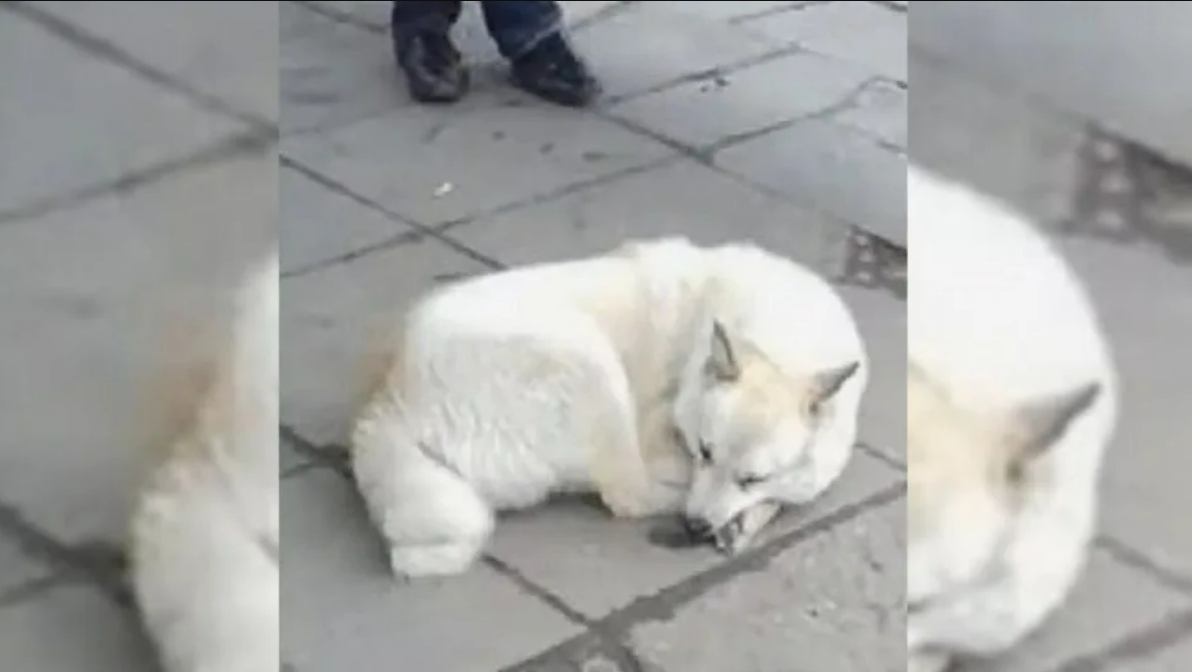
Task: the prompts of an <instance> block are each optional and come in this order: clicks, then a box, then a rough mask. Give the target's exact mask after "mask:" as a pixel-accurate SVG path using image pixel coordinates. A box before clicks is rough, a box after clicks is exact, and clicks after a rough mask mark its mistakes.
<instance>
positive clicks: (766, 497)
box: [352, 238, 868, 577]
mask: <svg viewBox="0 0 1192 672" xmlns="http://www.w3.org/2000/svg"><path fill="white" fill-rule="evenodd" d="M397 332H398V333H397V336H396V337H394V338H390V339H389V340H388V341H387V342H386V343H385V345H384V349H383V350H382V351H381V354H382V357H381V358H380V359H379V360H377V361H376V362H374V363H373V366H374V367H375V368H374V379H373V380H372V381H371V383H372V386H371V387H370V388H369V390H368V395H367V396H366V397H365V398H366V400H367V401H366V402H365V403H364V406H363V409H362V411H361V413H360V414H359V416H358V418H357V422H356V425H355V428H354V432H353V436H352V446H353V451H352V454H353V467H354V471H355V475H356V479H357V482H358V484H359V487H360V489H361V492H362V494H363V496H364V499H365V501H366V502H367V505H368V508H369V511H370V514H371V517H372V519H373V521H374V523H375V524H376V526H377V527H378V528H380V530H381V532H382V534H383V536H384V538H385V539H386V541H387V542H388V545H389V549H390V550H389V554H390V561H391V564H392V568H393V571H394V572H395V573H396V574H397V575H398V576H402V577H414V576H426V575H448V574H456V573H460V572H462V571H464V570H465V569H467V568H468V567H469V566H470V565H471V563H472V562H473V561H474V560H475V559H476V557H477V556H478V555H479V554H480V553H481V552H482V550H483V548H484V546H485V544H486V541H487V539H488V537H489V535H490V532H491V531H492V528H493V523H494V512H495V511H500V510H506V509H512V508H520V507H527V506H530V505H533V504H536V503H538V502H541V501H543V500H544V499H545V498H546V497H548V496H549V495H550V494H552V493H557V492H566V491H571V492H576V491H593V490H594V491H596V492H598V493H599V494H600V496H601V498H602V501H603V502H604V503H605V504H606V505H607V507H608V508H609V509H610V510H611V511H612V512H613V513H614V514H615V515H618V516H645V515H651V514H656V513H664V512H680V511H682V512H683V513H684V514H685V520H686V521H687V523H688V525H687V526H688V528H689V530H691V532H692V533H693V535H695V536H698V537H700V538H701V540H714V541H716V543H717V545H718V546H719V547H720V548H721V549H722V550H724V551H726V552H735V551H738V550H740V549H742V548H744V547H745V546H746V545H748V543H749V542H750V541H751V539H752V538H753V537H754V535H755V534H756V533H757V531H758V529H760V528H761V527H762V526H763V525H765V524H766V523H767V522H768V521H769V520H770V518H772V517H773V515H774V514H775V512H776V511H777V509H778V507H779V505H780V504H782V503H784V502H785V503H796V504H797V503H804V502H807V501H810V500H812V499H813V498H815V497H816V496H817V495H819V494H820V493H821V492H823V491H824V490H825V489H826V488H827V487H828V486H829V485H830V484H832V482H833V481H834V480H835V479H836V477H837V476H838V475H839V474H840V473H841V471H842V470H843V469H844V467H845V465H846V463H847V461H848V459H849V456H850V454H851V450H852V446H853V443H854V439H855V435H856V421H857V413H858V407H859V404H860V400H861V396H862V391H863V389H864V388H865V386H866V384H867V380H868V362H867V360H866V356H865V352H864V350H863V347H862V343H861V340H860V338H859V336H858V333H857V330H856V328H855V325H854V323H853V320H852V317H851V315H850V313H849V311H848V310H847V308H846V307H845V305H844V304H843V302H842V301H841V300H840V298H839V297H838V296H837V294H836V293H835V292H834V291H833V289H832V287H831V286H830V285H829V284H828V283H827V282H825V281H824V280H822V279H820V278H819V277H817V276H816V275H814V274H812V273H811V272H809V271H808V270H806V269H804V268H801V267H800V266H797V265H795V264H794V263H792V262H790V261H787V260H785V259H782V258H779V257H777V256H775V255H772V254H770V253H767V252H765V251H763V250H761V249H758V248H757V247H754V246H751V245H744V244H738V245H725V246H720V247H714V248H701V247H697V246H695V245H693V244H691V243H690V242H688V241H687V240H685V239H680V238H672V239H662V240H654V241H648V242H641V243H635V244H629V245H626V246H624V247H622V248H620V249H618V250H616V251H613V252H610V253H607V254H603V255H599V256H596V257H593V258H588V259H582V260H572V261H564V262H557V263H545V264H538V265H533V266H528V267H525V268H520V269H514V270H509V271H505V272H500V273H495V274H492V275H487V276H484V277H480V278H473V279H469V280H465V281H462V282H460V283H458V284H455V285H453V286H450V287H446V288H441V289H439V290H438V291H434V292H432V293H431V294H430V295H428V296H427V297H425V298H424V299H423V300H421V301H420V302H419V303H418V304H417V305H416V306H414V308H413V309H412V310H411V311H410V312H409V313H408V314H407V315H406V317H405V319H404V321H403V323H402V324H401V325H400V326H399V327H398V329H397ZM684 447H686V448H687V450H686V451H685V450H684ZM687 451H690V454H688V452H687ZM693 464H694V475H693V474H692V465H693Z"/></svg>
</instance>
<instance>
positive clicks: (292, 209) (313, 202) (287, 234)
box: [278, 167, 415, 273]
mask: <svg viewBox="0 0 1192 672" xmlns="http://www.w3.org/2000/svg"><path fill="white" fill-rule="evenodd" d="M278 194H279V196H278V198H279V201H280V208H281V212H282V224H281V228H282V237H281V267H282V272H283V273H290V272H294V271H299V270H302V269H306V268H310V267H314V266H318V265H319V264H323V263H327V262H329V261H331V260H334V259H336V258H338V257H341V256H343V255H344V254H347V253H350V252H354V251H356V250H360V249H363V248H367V247H370V246H373V245H377V244H379V243H382V242H384V241H387V240H391V239H393V238H394V237H395V236H400V235H402V234H408V233H411V232H413V231H414V230H415V229H413V228H411V227H410V226H407V225H405V224H402V223H399V222H395V221H394V220H393V219H391V218H389V217H387V216H385V215H384V214H383V213H380V212H378V211H376V210H372V209H369V208H367V207H365V206H363V205H361V204H359V203H357V202H356V201H354V200H352V199H351V198H350V197H348V196H345V195H343V194H340V193H338V192H335V191H332V190H331V189H328V188H327V187H325V186H323V185H322V184H319V183H318V182H315V181H314V180H312V179H310V178H309V177H307V176H305V175H303V174H302V173H300V172H298V171H295V170H293V169H290V168H287V167H283V168H282V169H281V179H280V182H279V190H278Z"/></svg>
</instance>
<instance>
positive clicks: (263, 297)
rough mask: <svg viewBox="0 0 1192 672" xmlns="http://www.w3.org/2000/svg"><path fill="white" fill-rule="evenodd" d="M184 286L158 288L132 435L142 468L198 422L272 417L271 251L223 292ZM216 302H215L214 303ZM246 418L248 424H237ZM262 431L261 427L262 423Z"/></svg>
mask: <svg viewBox="0 0 1192 672" xmlns="http://www.w3.org/2000/svg"><path fill="white" fill-rule="evenodd" d="M211 292H212V290H211V289H207V288H204V289H201V290H200V291H199V292H198V294H199V295H202V297H205V298H199V299H198V300H195V297H192V296H189V295H188V294H186V293H185V292H174V293H172V294H170V295H169V296H168V297H167V296H163V297H162V300H163V301H166V300H167V299H168V301H166V303H167V305H168V307H166V308H163V309H162V310H160V311H157V312H156V313H155V314H156V316H157V319H155V320H153V322H154V323H155V324H157V325H158V326H156V327H153V328H152V331H153V333H155V334H156V336H155V338H154V342H155V343H156V344H157V345H156V346H155V348H156V349H157V352H156V353H150V354H155V355H156V361H153V359H154V358H153V357H150V358H149V361H147V362H146V366H147V367H148V370H147V372H146V373H147V377H148V379H147V380H146V381H145V382H144V384H143V385H142V386H141V391H140V395H141V400H140V404H139V407H140V408H139V413H138V415H139V419H138V422H137V423H136V424H135V426H134V428H133V432H134V436H132V437H131V440H133V441H134V442H135V443H136V444H137V445H139V446H141V452H142V454H143V455H144V456H145V457H146V459H147V461H148V464H147V465H145V466H147V467H148V469H149V470H153V469H154V465H155V464H157V463H159V462H160V461H162V460H164V459H166V458H167V457H168V455H169V453H170V452H171V451H172V450H174V449H175V447H176V442H177V439H178V438H179V437H180V436H182V435H183V434H185V433H186V432H187V431H188V430H190V429H192V428H193V427H194V425H195V424H196V423H199V422H227V423H231V424H230V425H229V426H228V427H229V429H232V430H233V431H235V428H241V427H246V426H255V427H264V426H270V427H272V428H273V431H274V432H276V428H277V424H278V401H277V389H278V369H279V366H278V350H279V348H278V328H279V324H278V322H279V306H278V300H279V295H280V291H279V278H278V258H277V254H276V252H270V253H269V254H268V255H267V256H265V257H264V258H263V259H261V260H260V261H257V262H256V263H255V264H254V265H253V266H252V267H251V268H250V269H249V270H248V271H247V272H246V273H245V274H244V275H243V276H242V279H241V280H240V281H239V283H238V286H237V287H236V288H235V289H234V290H233V291H232V292H230V295H229V294H225V295H224V297H225V298H223V299H222V300H219V299H217V300H212V299H211V298H210V297H209V295H210V294H211ZM220 306H222V307H220ZM245 422H249V423H251V424H250V425H246V424H244V423H245ZM262 431H263V430H262Z"/></svg>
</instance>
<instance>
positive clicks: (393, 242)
mask: <svg viewBox="0 0 1192 672" xmlns="http://www.w3.org/2000/svg"><path fill="white" fill-rule="evenodd" d="M679 158H681V157H677V156H673V155H672V156H667V157H663V158H661V159H656V160H653V161H649V162H647V163H644V164H642V165H640V166H633V167H630V168H624V169H621V170H618V171H615V172H612V173H609V174H607V175H602V176H600V177H595V178H592V179H588V180H582V181H580V182H575V183H572V184H568V185H566V186H563V187H559V188H558V189H554V190H552V191H548V192H546V193H542V194H536V195H533V196H529V197H526V198H522V199H518V200H515V201H511V202H509V203H504V204H501V205H498V206H495V207H491V208H487V209H484V210H479V211H477V212H475V213H473V214H470V215H467V216H465V217H460V218H458V219H453V220H449V221H446V222H442V223H439V224H435V225H427V224H423V223H421V222H418V221H416V220H414V219H412V218H409V217H406V216H404V215H402V214H400V213H396V212H393V211H392V210H390V209H389V208H388V207H386V206H385V205H384V204H381V203H378V202H377V201H374V200H372V199H371V198H368V197H367V196H364V195H362V194H360V193H358V192H356V191H355V190H353V189H352V188H351V187H348V186H347V185H344V184H342V183H340V182H338V181H336V180H334V179H332V178H330V177H328V176H327V175H325V174H323V173H322V172H320V171H318V170H316V169H314V168H312V167H310V166H307V165H305V164H303V163H300V162H298V161H297V160H295V159H293V158H291V157H289V156H286V155H285V154H282V155H280V157H279V160H280V161H281V164H282V166H284V167H286V168H290V169H292V170H295V171H296V172H299V173H300V174H302V175H303V176H304V177H307V178H308V179H310V180H312V181H314V182H316V183H318V184H319V185H320V186H322V187H324V188H327V189H329V190H331V191H333V192H334V193H336V194H339V195H341V196H344V197H346V198H349V199H351V200H352V201H354V202H356V203H357V204H359V205H362V206H364V207H366V208H368V209H370V210H372V211H374V212H376V213H378V214H380V215H382V216H383V217H385V218H387V219H389V220H390V221H393V222H396V223H398V224H402V225H404V226H407V227H409V228H410V230H409V231H402V232H400V233H398V234H396V235H394V236H391V237H390V238H387V239H385V240H382V241H378V242H376V243H372V244H370V245H365V246H363V247H360V248H356V249H354V250H350V251H348V252H345V253H342V254H339V255H336V256H334V257H330V258H328V259H324V260H320V261H315V262H311V263H309V264H306V265H304V266H299V267H297V268H292V269H290V270H287V271H285V272H283V273H282V274H281V277H282V278H283V279H288V278H294V277H301V276H304V275H310V274H312V273H317V272H320V271H323V270H326V269H328V268H333V267H335V266H339V265H341V264H344V263H348V262H351V261H355V260H356V259H359V258H361V257H364V256H368V255H371V254H374V253H378V252H384V251H386V250H390V249H394V248H397V247H402V246H404V245H410V244H414V243H419V242H422V241H424V240H426V239H432V240H435V241H438V242H440V243H443V244H445V245H447V246H448V247H450V248H451V249H452V250H454V251H456V252H459V253H461V254H463V255H464V256H467V257H469V258H471V259H473V260H475V261H478V262H479V263H480V264H482V265H484V266H486V267H487V268H489V269H492V270H499V269H501V268H504V267H505V265H504V264H503V263H501V262H500V261H498V260H497V259H495V258H493V257H490V256H488V255H485V254H482V253H480V252H478V251H476V250H474V249H472V248H471V247H469V246H467V245H464V244H463V243H461V242H459V241H458V240H456V239H455V238H453V237H451V236H450V235H447V234H448V232H450V231H451V230H453V229H455V228H457V227H461V226H467V225H469V224H472V223H474V222H476V221H479V220H483V219H488V218H492V217H498V216H500V215H504V214H506V213H509V212H513V211H515V210H520V209H522V208H529V207H533V206H536V205H542V204H544V203H549V202H551V201H554V200H556V199H561V198H565V197H566V196H569V195H571V194H574V193H577V192H581V191H584V190H586V189H589V188H594V187H598V186H601V185H604V184H608V183H611V182H615V181H617V180H621V179H627V178H629V177H632V176H635V175H638V174H641V173H645V172H648V171H651V170H654V169H656V168H661V167H662V166H665V165H667V164H669V163H670V162H672V161H675V160H677V159H679Z"/></svg>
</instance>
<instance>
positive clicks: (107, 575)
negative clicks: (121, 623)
mask: <svg viewBox="0 0 1192 672" xmlns="http://www.w3.org/2000/svg"><path fill="white" fill-rule="evenodd" d="M0 533H3V534H5V535H6V536H8V537H9V538H10V539H12V540H13V541H14V542H15V543H16V545H17V548H18V549H19V550H20V551H21V552H22V553H23V554H24V555H25V556H26V557H28V558H30V559H32V560H34V561H37V562H40V563H41V564H43V565H45V566H46V567H47V568H48V569H50V571H51V572H52V576H51V577H47V578H53V579H55V580H56V581H55V582H57V581H58V580H61V581H71V580H82V581H84V582H86V583H88V584H91V585H92V586H94V587H96V588H97V589H99V590H100V591H101V592H102V593H104V594H105V595H107V596H108V597H109V598H110V599H111V600H112V601H113V602H115V603H116V604H117V605H118V606H120V607H122V608H125V609H131V608H133V597H132V591H131V589H130V587H129V585H128V582H127V576H126V574H127V559H126V558H125V556H124V552H123V550H122V549H120V548H119V547H118V546H116V545H115V544H112V543H110V542H103V541H85V542H81V543H76V544H68V543H66V542H63V541H61V540H59V539H57V538H55V537H54V536H53V535H51V534H50V533H49V532H46V531H44V530H42V529H41V528H40V527H39V526H37V525H36V524H34V523H33V522H32V521H30V520H28V519H27V518H26V517H25V516H24V515H23V514H22V513H21V512H20V511H19V510H18V509H17V508H16V507H14V506H12V505H10V504H7V503H5V502H0Z"/></svg>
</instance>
